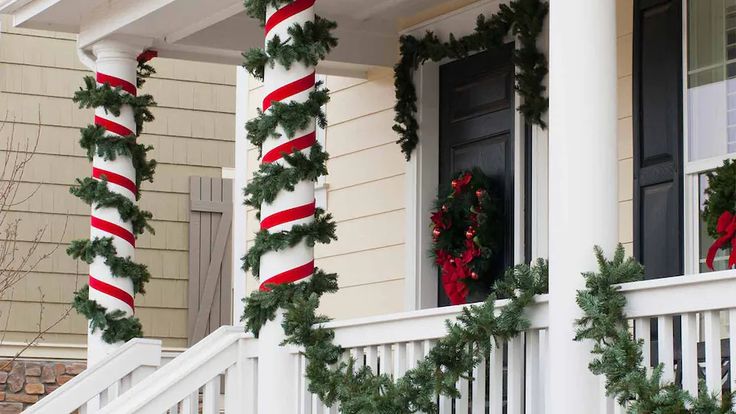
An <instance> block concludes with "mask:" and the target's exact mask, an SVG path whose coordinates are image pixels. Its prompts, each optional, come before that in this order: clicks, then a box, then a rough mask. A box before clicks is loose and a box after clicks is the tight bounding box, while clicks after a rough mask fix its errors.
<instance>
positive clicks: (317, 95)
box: [246, 82, 330, 149]
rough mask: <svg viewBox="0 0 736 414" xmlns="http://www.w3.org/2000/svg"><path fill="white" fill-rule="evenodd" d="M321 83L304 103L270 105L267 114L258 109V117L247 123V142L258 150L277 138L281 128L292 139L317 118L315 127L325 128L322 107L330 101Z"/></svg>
mask: <svg viewBox="0 0 736 414" xmlns="http://www.w3.org/2000/svg"><path fill="white" fill-rule="evenodd" d="M321 86H322V83H321V82H317V87H316V88H315V90H314V91H312V92H310V93H309V98H308V99H307V101H306V102H304V103H299V102H289V103H287V104H285V103H282V102H273V103H271V108H269V110H268V113H264V112H263V111H262V110H261V109H260V108H258V116H257V117H255V118H253V119H251V120H250V121H248V123H247V124H246V129H247V130H248V140H249V141H250V142H251V143H253V145H255V146H257V147H258V148H259V149H260V148H261V147H262V146H263V143H264V142H266V140H267V139H268V138H269V137H274V138H278V137H279V134H278V133H277V132H276V128H277V127H279V126H280V127H282V128H283V129H284V132H286V135H287V137H288V138H294V134H296V132H297V131H299V130H301V129H304V128H306V127H308V126H309V125H310V124H311V123H312V122H314V119H315V118H317V125H319V126H320V127H322V128H324V127H326V126H327V118H326V117H325V114H324V112H323V111H322V107H323V106H324V105H326V104H327V102H329V101H330V96H329V91H328V90H327V89H323V88H322V87H321Z"/></svg>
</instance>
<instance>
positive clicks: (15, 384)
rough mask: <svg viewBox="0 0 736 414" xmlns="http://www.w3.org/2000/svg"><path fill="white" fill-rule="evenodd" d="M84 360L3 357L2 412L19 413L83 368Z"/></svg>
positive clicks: (0, 371) (0, 373) (0, 369)
mask: <svg viewBox="0 0 736 414" xmlns="http://www.w3.org/2000/svg"><path fill="white" fill-rule="evenodd" d="M86 367H87V363H86V362H84V361H38V360H15V361H9V360H0V414H18V413H20V412H21V411H23V410H24V409H25V408H27V407H28V406H30V405H32V404H33V403H35V402H37V401H38V400H40V399H41V398H43V397H44V396H45V395H48V394H49V393H51V392H53V391H54V390H55V389H57V388H59V387H60V386H61V385H63V384H64V383H66V382H67V381H69V380H70V379H72V378H74V376H75V375H77V374H79V373H81V372H82V371H84V369H85V368H86Z"/></svg>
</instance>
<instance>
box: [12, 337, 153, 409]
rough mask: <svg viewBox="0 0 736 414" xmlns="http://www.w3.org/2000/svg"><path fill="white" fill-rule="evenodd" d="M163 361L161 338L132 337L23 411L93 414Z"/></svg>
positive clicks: (150, 372)
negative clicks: (157, 339)
mask: <svg viewBox="0 0 736 414" xmlns="http://www.w3.org/2000/svg"><path fill="white" fill-rule="evenodd" d="M160 364H161V341H156V340H151V339H133V340H131V341H129V342H128V343H126V344H125V345H123V346H122V347H121V348H120V349H118V350H117V351H116V352H115V353H113V354H111V355H109V356H108V357H106V358H105V359H103V360H102V361H100V362H99V363H98V364H97V365H95V366H94V367H92V368H89V369H87V370H85V371H84V372H82V373H81V374H79V375H77V376H76V377H74V378H73V379H71V380H70V381H69V382H67V383H66V384H64V385H62V386H61V387H59V389H57V390H56V391H54V392H53V393H51V394H50V395H48V396H46V397H44V398H43V399H42V400H41V401H39V402H38V403H36V404H34V405H33V406H31V407H30V408H28V409H27V410H25V411H24V413H29V414H35V413H38V414H48V413H57V414H67V413H72V412H75V411H77V410H78V411H79V412H80V413H82V414H85V413H86V414H92V413H95V412H97V411H98V410H99V409H100V408H101V407H104V406H105V405H107V404H109V403H110V402H112V401H113V400H115V399H116V398H117V397H118V395H120V394H122V393H124V392H126V391H127V390H128V389H130V388H131V387H132V386H134V385H135V384H137V383H139V382H140V381H141V380H143V379H144V378H145V377H147V376H148V375H150V374H152V373H153V372H154V371H155V370H156V369H157V368H158V367H159V365H160Z"/></svg>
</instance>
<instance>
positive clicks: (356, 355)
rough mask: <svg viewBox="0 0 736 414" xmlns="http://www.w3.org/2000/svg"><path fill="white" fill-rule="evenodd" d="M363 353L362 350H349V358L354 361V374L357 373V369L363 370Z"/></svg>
mask: <svg viewBox="0 0 736 414" xmlns="http://www.w3.org/2000/svg"><path fill="white" fill-rule="evenodd" d="M364 355H365V353H364V352H363V348H353V349H351V350H350V356H352V357H353V359H354V360H355V366H354V367H353V369H354V370H355V372H358V370H359V369H361V368H363V366H364V359H363V356H364Z"/></svg>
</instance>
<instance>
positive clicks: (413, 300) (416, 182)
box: [402, 0, 547, 310]
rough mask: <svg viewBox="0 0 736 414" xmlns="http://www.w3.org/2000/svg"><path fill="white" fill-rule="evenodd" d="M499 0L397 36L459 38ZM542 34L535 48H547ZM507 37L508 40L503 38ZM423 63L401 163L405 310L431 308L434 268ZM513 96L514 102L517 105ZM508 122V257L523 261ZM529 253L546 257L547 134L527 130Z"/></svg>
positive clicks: (518, 121) (434, 137) (429, 70)
mask: <svg viewBox="0 0 736 414" xmlns="http://www.w3.org/2000/svg"><path fill="white" fill-rule="evenodd" d="M501 3H503V2H502V1H500V0H482V1H479V2H477V3H473V4H471V5H468V6H466V7H463V8H461V9H458V10H455V11H453V12H450V13H447V14H444V15H442V16H439V17H436V18H434V19H431V20H429V21H427V22H424V23H421V24H420V25H417V26H413V27H411V28H408V29H406V30H405V31H403V32H402V34H410V35H413V36H416V37H421V36H423V35H424V33H425V32H426V31H427V30H429V31H432V32H434V33H435V34H436V35H437V36H439V38H440V39H442V40H447V39H448V38H449V35H450V33H453V34H454V35H455V36H457V37H461V36H464V35H467V34H470V33H472V31H473V30H474V29H475V21H476V19H477V17H478V15H480V14H485V15H487V16H488V15H491V14H493V13H496V12H497V11H498V9H499V5H500V4H501ZM546 36H547V35H546V33H545V35H544V39H540V47H543V50H545V51H546V50H547V46H546V45H547V42H546ZM509 41H512V39H511V38H509ZM447 62H449V60H447V61H443V62H439V63H435V62H427V63H426V64H424V65H422V66H421V67H420V68H419V69H418V70H417V71H416V73H415V75H414V82H415V85H416V89H417V109H418V111H417V122H418V124H419V135H420V140H419V143H418V145H417V147H416V149H415V150H414V153H413V154H412V157H411V160H410V161H409V162H408V163H407V165H406V188H407V191H406V214H407V216H406V246H405V248H406V279H405V281H406V283H405V304H406V309H407V310H416V309H426V308H432V307H436V306H437V289H438V282H439V281H438V277H437V268H436V267H435V265H434V262H433V261H432V259H431V257H430V254H429V251H430V248H431V245H432V234H431V227H430V220H429V217H430V211H431V210H432V208H433V203H434V200H435V198H436V196H437V184H438V181H439V121H438V120H439V115H440V113H439V72H440V71H439V68H440V66H441V65H442V64H444V63H447ZM519 100H520V99H519V96H518V94H515V99H514V102H515V104H517V105H518V102H519ZM515 114H516V115H515V120H514V134H515V136H514V171H515V177H514V212H515V214H514V236H515V237H514V261H515V263H521V262H522V261H523V260H524V216H525V214H524V182H525V180H524V168H523V166H524V153H525V151H524V139H523V138H524V122H523V117H522V116H521V115H520V114H519V112H518V111H516V112H515ZM532 144H533V148H532V154H533V157H534V160H535V163H534V165H533V167H532V212H531V214H532V218H533V223H534V224H533V225H534V227H533V228H532V257H546V256H547V132H546V131H544V130H542V129H541V128H538V127H534V128H533V132H532Z"/></svg>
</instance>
